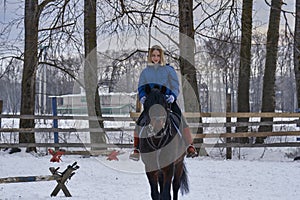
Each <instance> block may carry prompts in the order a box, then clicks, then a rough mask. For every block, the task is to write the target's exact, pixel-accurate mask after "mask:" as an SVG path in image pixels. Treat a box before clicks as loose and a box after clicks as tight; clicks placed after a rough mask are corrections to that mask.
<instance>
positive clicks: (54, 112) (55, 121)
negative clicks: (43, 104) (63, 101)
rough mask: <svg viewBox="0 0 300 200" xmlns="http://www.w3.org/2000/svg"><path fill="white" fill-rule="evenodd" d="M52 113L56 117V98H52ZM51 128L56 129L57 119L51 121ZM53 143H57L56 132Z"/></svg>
mask: <svg viewBox="0 0 300 200" xmlns="http://www.w3.org/2000/svg"><path fill="white" fill-rule="evenodd" d="M52 112H53V116H57V103H56V97H52ZM53 128H58V122H57V119H53ZM54 143H58V132H54Z"/></svg>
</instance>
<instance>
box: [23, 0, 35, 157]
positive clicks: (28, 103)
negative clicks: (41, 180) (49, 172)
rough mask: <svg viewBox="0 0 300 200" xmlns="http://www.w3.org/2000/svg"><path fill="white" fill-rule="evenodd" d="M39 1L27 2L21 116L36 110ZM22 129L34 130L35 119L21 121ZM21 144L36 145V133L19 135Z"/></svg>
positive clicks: (32, 113)
mask: <svg viewBox="0 0 300 200" xmlns="http://www.w3.org/2000/svg"><path fill="white" fill-rule="evenodd" d="M38 12H39V8H38V1H36V0H26V1H25V18H24V23H25V49H24V51H25V53H24V68H23V76H22V94H21V111H20V114H21V115H34V109H35V82H36V69H37V64H38V59H37V44H38ZM20 128H34V119H21V120H20ZM19 142H20V143H35V137H34V133H19ZM30 151H36V148H27V149H26V152H30Z"/></svg>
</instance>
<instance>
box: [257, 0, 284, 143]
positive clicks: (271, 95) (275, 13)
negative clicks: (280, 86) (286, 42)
mask: <svg viewBox="0 0 300 200" xmlns="http://www.w3.org/2000/svg"><path fill="white" fill-rule="evenodd" d="M282 3H283V2H282V0H272V2H271V12H270V18H269V27H268V32H267V47H266V50H267V54H266V63H265V72H264V82H263V96H262V109H261V111H262V112H274V111H275V72H276V63H277V52H278V39H279V25H280V14H281V6H282ZM261 121H262V122H265V121H272V118H262V119H261ZM258 131H259V132H264V131H272V126H260V127H259V129H258ZM263 142H264V138H263V137H258V138H256V143H263Z"/></svg>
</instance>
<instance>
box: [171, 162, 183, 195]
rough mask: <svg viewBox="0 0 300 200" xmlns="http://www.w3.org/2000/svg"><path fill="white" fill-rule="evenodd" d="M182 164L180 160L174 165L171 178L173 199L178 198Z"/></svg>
mask: <svg viewBox="0 0 300 200" xmlns="http://www.w3.org/2000/svg"><path fill="white" fill-rule="evenodd" d="M182 172H183V166H182V162H179V163H177V164H176V165H175V171H174V178H173V200H178V191H179V188H180V178H181V176H182Z"/></svg>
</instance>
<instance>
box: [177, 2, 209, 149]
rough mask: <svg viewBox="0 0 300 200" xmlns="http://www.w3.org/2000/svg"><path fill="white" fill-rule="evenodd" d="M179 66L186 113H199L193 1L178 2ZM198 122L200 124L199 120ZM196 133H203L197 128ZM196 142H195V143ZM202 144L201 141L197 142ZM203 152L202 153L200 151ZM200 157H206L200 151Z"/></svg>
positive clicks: (201, 129)
mask: <svg viewBox="0 0 300 200" xmlns="http://www.w3.org/2000/svg"><path fill="white" fill-rule="evenodd" d="M178 7H179V48H180V56H179V65H180V71H181V75H182V92H183V98H184V107H185V111H186V112H200V111H201V108H200V100H199V91H198V86H197V76H196V68H195V53H194V51H195V40H194V34H195V33H194V24H193V23H194V20H193V0H179V1H178ZM198 122H200V123H201V122H202V120H201V118H199V120H198ZM197 133H203V128H202V127H199V129H198V131H197ZM195 142H196V141H195ZM197 142H200V143H203V139H201V140H200V141H197ZM202 150H203V151H202ZM200 155H207V153H206V151H205V149H200Z"/></svg>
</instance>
